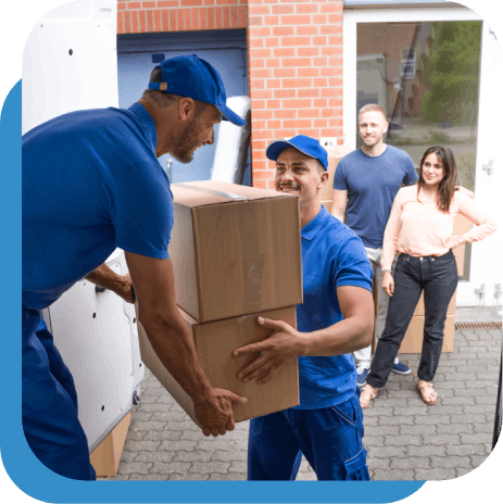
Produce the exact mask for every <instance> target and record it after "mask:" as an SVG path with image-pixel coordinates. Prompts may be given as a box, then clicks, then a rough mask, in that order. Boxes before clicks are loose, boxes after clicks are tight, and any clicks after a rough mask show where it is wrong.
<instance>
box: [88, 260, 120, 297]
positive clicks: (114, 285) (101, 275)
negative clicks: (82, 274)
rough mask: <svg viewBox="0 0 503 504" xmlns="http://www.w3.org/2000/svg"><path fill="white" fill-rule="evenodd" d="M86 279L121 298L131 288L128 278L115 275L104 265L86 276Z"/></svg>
mask: <svg viewBox="0 0 503 504" xmlns="http://www.w3.org/2000/svg"><path fill="white" fill-rule="evenodd" d="M86 279H87V280H89V281H90V282H92V283H94V284H96V285H99V286H100V287H103V288H105V289H108V290H111V291H112V292H115V293H116V294H118V295H119V296H121V297H125V296H126V294H127V290H128V288H130V287H129V286H128V282H127V280H126V278H125V277H123V276H121V275H118V274H117V273H115V271H113V270H112V269H110V268H109V267H108V266H107V265H106V264H102V265H101V266H100V267H99V268H96V269H95V270H94V271H91V273H89V275H87V276H86Z"/></svg>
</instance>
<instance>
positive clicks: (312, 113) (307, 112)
mask: <svg viewBox="0 0 503 504" xmlns="http://www.w3.org/2000/svg"><path fill="white" fill-rule="evenodd" d="M297 114H298V116H299V117H302V118H308V117H309V118H310V119H316V118H318V117H320V109H317V108H314V109H300V110H298V111H297Z"/></svg>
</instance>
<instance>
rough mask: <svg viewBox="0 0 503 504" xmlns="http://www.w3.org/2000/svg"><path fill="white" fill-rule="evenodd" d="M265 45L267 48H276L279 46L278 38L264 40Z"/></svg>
mask: <svg viewBox="0 0 503 504" xmlns="http://www.w3.org/2000/svg"><path fill="white" fill-rule="evenodd" d="M265 45H266V46H267V47H278V46H279V38H278V37H270V38H267V39H265Z"/></svg>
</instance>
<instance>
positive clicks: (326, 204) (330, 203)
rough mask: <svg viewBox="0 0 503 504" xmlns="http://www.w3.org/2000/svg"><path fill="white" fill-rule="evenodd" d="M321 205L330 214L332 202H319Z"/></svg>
mask: <svg viewBox="0 0 503 504" xmlns="http://www.w3.org/2000/svg"><path fill="white" fill-rule="evenodd" d="M321 204H322V205H324V206H325V208H326V209H327V211H328V212H329V213H330V210H331V209H332V201H331V200H330V201H322V202H321Z"/></svg>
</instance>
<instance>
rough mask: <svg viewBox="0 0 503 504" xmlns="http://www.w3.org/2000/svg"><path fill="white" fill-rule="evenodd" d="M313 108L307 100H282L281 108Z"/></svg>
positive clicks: (310, 101) (309, 100) (311, 103)
mask: <svg viewBox="0 0 503 504" xmlns="http://www.w3.org/2000/svg"><path fill="white" fill-rule="evenodd" d="M312 106H313V102H312V100H311V99H309V98H304V99H299V98H297V99H295V100H283V108H287V109H288V108H291V109H299V108H309V107H312Z"/></svg>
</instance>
